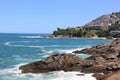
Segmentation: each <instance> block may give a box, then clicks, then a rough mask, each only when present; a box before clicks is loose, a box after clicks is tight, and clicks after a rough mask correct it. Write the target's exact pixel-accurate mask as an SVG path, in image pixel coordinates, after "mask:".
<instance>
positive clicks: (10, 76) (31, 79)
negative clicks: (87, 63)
mask: <svg viewBox="0 0 120 80" xmlns="http://www.w3.org/2000/svg"><path fill="white" fill-rule="evenodd" d="M24 64H26V63H21V64H18V65H15V66H14V68H9V69H3V70H0V79H2V80H17V79H18V80H96V79H95V78H94V77H92V74H85V75H82V76H78V75H77V74H83V73H80V72H64V71H54V72H50V73H39V74H33V73H26V74H24V73H21V70H19V67H20V66H21V65H24Z"/></svg>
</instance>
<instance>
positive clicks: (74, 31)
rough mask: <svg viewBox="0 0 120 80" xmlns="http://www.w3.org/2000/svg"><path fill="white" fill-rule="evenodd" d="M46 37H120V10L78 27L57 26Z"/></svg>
mask: <svg viewBox="0 0 120 80" xmlns="http://www.w3.org/2000/svg"><path fill="white" fill-rule="evenodd" d="M44 37H45V38H49V37H50V38H70V37H78V38H79V37H87V38H88V37H90V38H91V37H92V38H97V37H106V38H113V37H114V38H117V37H120V12H113V13H111V14H107V15H102V16H100V17H98V18H96V19H95V20H92V21H91V22H89V23H87V24H85V25H83V26H77V27H68V28H66V29H61V28H57V30H55V31H53V33H52V34H51V35H48V36H44Z"/></svg>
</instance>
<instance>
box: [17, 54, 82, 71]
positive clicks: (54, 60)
mask: <svg viewBox="0 0 120 80" xmlns="http://www.w3.org/2000/svg"><path fill="white" fill-rule="evenodd" d="M82 62H83V59H80V58H79V57H77V56H75V55H73V54H55V55H52V56H50V57H48V58H47V59H45V60H43V61H37V62H33V63H30V64H27V65H23V66H21V67H20V68H19V69H21V70H22V72H23V73H29V72H30V73H45V72H50V71H59V70H64V71H79V70H80V64H82Z"/></svg>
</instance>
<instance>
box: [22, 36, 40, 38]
mask: <svg viewBox="0 0 120 80" xmlns="http://www.w3.org/2000/svg"><path fill="white" fill-rule="evenodd" d="M20 38H42V36H20Z"/></svg>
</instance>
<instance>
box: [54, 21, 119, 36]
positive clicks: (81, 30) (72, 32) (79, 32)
mask: <svg viewBox="0 0 120 80" xmlns="http://www.w3.org/2000/svg"><path fill="white" fill-rule="evenodd" d="M119 28H120V24H118V23H116V24H114V25H111V26H109V28H108V30H95V29H91V28H89V27H77V28H67V29H60V28H57V30H56V31H54V32H53V35H55V36H56V37H59V36H63V37H66V36H67V37H94V36H98V37H109V36H113V37H116V35H112V34H111V33H110V31H112V30H118V29H119ZM119 35H120V34H119ZM117 36H118V34H117Z"/></svg>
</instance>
